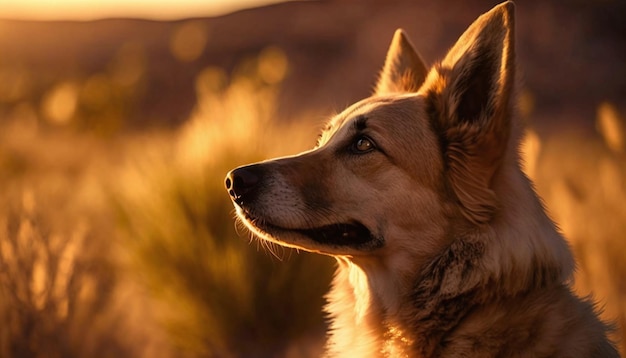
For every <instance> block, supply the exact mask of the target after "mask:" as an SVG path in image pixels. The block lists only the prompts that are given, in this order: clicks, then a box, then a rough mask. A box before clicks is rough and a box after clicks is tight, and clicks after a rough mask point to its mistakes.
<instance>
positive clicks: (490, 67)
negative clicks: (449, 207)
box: [421, 1, 515, 224]
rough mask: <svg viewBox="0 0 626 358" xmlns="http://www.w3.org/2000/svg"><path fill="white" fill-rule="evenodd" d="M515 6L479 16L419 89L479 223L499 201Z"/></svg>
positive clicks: (456, 183) (457, 186)
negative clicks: (496, 187) (496, 188)
mask: <svg viewBox="0 0 626 358" xmlns="http://www.w3.org/2000/svg"><path fill="white" fill-rule="evenodd" d="M514 10H515V9H514V4H513V3H512V2H510V1H509V2H506V3H503V4H501V5H498V6H496V7H495V8H493V9H492V10H491V11H489V12H487V13H485V14H484V15H482V16H480V17H479V18H478V19H477V20H476V21H475V22H474V23H473V24H472V25H471V26H470V27H469V28H468V29H467V31H465V33H464V34H463V35H462V36H461V37H460V38H459V40H458V41H457V43H456V44H455V45H454V46H453V47H452V49H451V50H450V51H449V52H448V54H447V55H446V57H445V58H444V60H443V61H442V62H441V63H440V64H438V65H436V66H435V67H434V68H433V70H432V71H431V72H430V73H429V75H428V78H427V79H426V83H425V84H424V87H422V89H421V91H425V92H423V93H426V96H427V98H428V103H429V107H430V111H429V112H430V113H431V116H432V121H433V125H434V127H435V128H436V129H437V130H438V131H439V133H440V138H441V141H442V146H443V148H444V156H445V160H446V162H447V163H446V164H447V168H448V170H449V173H448V175H447V177H448V178H449V181H450V183H449V184H450V187H451V188H452V190H453V191H454V193H455V195H456V197H457V199H458V201H459V203H460V204H461V208H462V212H463V214H464V216H465V217H466V218H467V219H468V220H470V221H471V222H473V223H475V224H483V223H486V222H488V221H489V220H490V219H491V218H492V216H493V213H494V211H495V209H496V207H497V198H496V196H495V194H494V192H493V191H492V189H491V182H492V180H493V177H494V174H495V172H496V171H497V170H498V168H499V166H500V164H501V161H502V159H503V156H504V154H505V151H506V150H507V146H508V141H509V137H510V131H511V123H510V115H511V113H510V110H511V108H510V106H511V105H510V102H511V92H512V90H513V85H514V74H515V68H514V67H515V59H514Z"/></svg>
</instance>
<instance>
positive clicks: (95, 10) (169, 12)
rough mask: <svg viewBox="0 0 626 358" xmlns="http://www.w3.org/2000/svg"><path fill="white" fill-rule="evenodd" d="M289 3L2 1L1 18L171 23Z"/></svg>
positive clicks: (256, 0)
mask: <svg viewBox="0 0 626 358" xmlns="http://www.w3.org/2000/svg"><path fill="white" fill-rule="evenodd" d="M282 1H285V0H0V19H23V20H93V19H100V18H107V17H134V18H148V19H157V20H171V19H178V18H185V17H202V16H216V15H220V14H224V13H228V12H231V11H235V10H238V9H242V8H247V7H255V6H261V5H264V4H269V3H276V2H282Z"/></svg>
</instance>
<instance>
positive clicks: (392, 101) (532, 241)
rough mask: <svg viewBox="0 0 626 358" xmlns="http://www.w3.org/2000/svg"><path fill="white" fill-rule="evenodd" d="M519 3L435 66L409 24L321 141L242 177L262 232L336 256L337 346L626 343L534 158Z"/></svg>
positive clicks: (545, 349)
mask: <svg viewBox="0 0 626 358" xmlns="http://www.w3.org/2000/svg"><path fill="white" fill-rule="evenodd" d="M514 7H515V6H514V4H513V3H512V2H510V1H509V2H505V3H503V4H500V5H498V6H496V7H494V8H493V9H492V10H490V11H489V12H487V13H485V14H483V15H482V16H480V17H479V18H478V19H477V20H476V21H475V22H474V23H473V24H472V25H470V27H469V28H468V29H467V30H466V31H465V32H464V33H463V35H462V36H461V37H460V38H459V40H458V41H457V42H456V44H455V45H454V46H453V47H452V48H451V49H450V50H449V52H448V53H447V55H446V56H445V57H444V58H443V60H441V61H440V62H438V63H436V64H435V65H434V66H432V67H430V68H428V67H427V66H426V65H425V64H424V61H423V60H422V59H421V57H420V56H419V54H418V53H417V52H416V51H415V50H414V48H413V46H412V44H411V43H410V41H409V40H408V38H407V36H406V35H405V33H404V32H403V31H402V30H401V29H399V30H397V31H396V33H395V35H394V37H393V40H392V43H391V46H390V48H389V51H388V53H387V57H386V60H385V63H384V67H383V70H382V72H381V74H380V77H379V80H378V82H377V84H376V87H375V91H374V94H373V95H372V96H371V97H369V98H366V99H364V100H362V101H360V102H357V103H356V104H354V105H352V106H350V107H348V108H347V109H346V110H344V111H343V112H342V113H340V114H338V115H336V116H334V117H333V118H332V119H331V120H330V121H329V122H328V125H327V126H326V128H325V129H324V130H323V132H322V134H321V136H320V138H319V140H318V144H317V146H316V147H315V148H313V149H312V150H310V151H306V152H304V153H301V154H299V155H295V156H290V157H283V158H277V159H274V160H269V161H264V162H261V163H257V164H251V165H247V166H242V167H239V168H236V169H234V170H233V171H231V172H230V173H228V174H227V176H226V180H225V181H226V189H227V191H228V193H229V194H230V197H231V199H232V201H233V203H234V206H235V208H236V212H237V216H238V218H239V219H240V220H241V221H242V222H243V223H244V224H245V225H246V226H247V227H248V228H249V229H250V230H251V231H252V232H253V233H254V234H256V235H257V236H259V237H260V238H261V239H264V240H268V241H271V242H274V243H277V244H280V245H284V246H287V247H293V248H298V249H302V250H306V251H310V252H316V253H320V254H324V255H330V256H333V257H335V258H336V261H337V264H338V265H337V266H338V267H337V271H336V274H335V276H334V279H333V283H332V288H331V291H330V293H329V294H328V296H327V299H328V304H327V306H326V308H325V309H326V311H327V313H328V314H329V317H330V319H331V322H330V327H329V337H328V343H327V350H326V351H327V354H328V356H333V357H334V356H337V357H420V358H429V357H618V356H619V355H618V353H617V350H616V349H615V347H614V345H613V344H612V343H611V342H610V341H609V339H608V338H607V334H608V333H609V332H610V330H611V328H610V326H608V325H606V324H605V323H603V322H601V321H600V320H599V318H598V316H597V312H595V306H594V304H593V302H591V301H590V300H588V299H581V298H579V297H577V296H575V295H574V294H573V293H572V289H571V287H570V284H571V280H572V273H573V270H574V266H575V265H574V259H573V257H572V254H571V252H570V249H569V247H568V245H567V243H566V241H565V240H564V239H563V237H562V236H561V234H559V232H558V230H557V229H556V227H555V224H554V223H553V222H552V221H551V219H550V218H549V217H548V215H547V214H546V212H545V209H544V208H543V206H542V203H541V200H540V199H539V197H538V196H537V194H536V193H535V191H534V189H533V186H532V184H531V182H530V180H529V179H528V178H527V177H526V175H525V174H524V173H523V171H522V170H521V169H520V168H521V167H520V154H519V150H518V146H519V142H520V138H521V136H522V134H523V126H522V125H521V124H520V123H519V122H518V121H516V120H515V116H514V97H515V87H516V85H515V83H516V82H515V37H514Z"/></svg>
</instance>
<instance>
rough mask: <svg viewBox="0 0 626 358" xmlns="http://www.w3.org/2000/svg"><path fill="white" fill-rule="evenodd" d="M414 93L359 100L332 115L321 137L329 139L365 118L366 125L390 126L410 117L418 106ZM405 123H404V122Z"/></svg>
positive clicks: (348, 129)
mask: <svg viewBox="0 0 626 358" xmlns="http://www.w3.org/2000/svg"><path fill="white" fill-rule="evenodd" d="M419 102H420V101H419V97H418V96H416V95H415V94H411V95H409V94H407V95H393V96H386V97H369V98H366V99H364V100H361V101H359V102H357V103H355V104H353V105H352V106H350V107H348V108H347V109H345V110H344V111H343V112H341V113H339V114H338V115H336V116H335V117H333V118H332V119H331V120H330V121H329V122H328V124H327V126H326V128H325V129H324V133H323V134H322V135H323V137H327V139H329V138H330V137H332V136H333V135H334V134H335V133H337V132H339V131H345V132H347V131H350V130H351V128H355V127H358V126H354V125H353V123H354V122H356V121H360V120H361V123H365V121H362V119H363V118H365V119H367V125H368V127H379V128H384V127H390V126H393V125H394V124H396V122H398V121H399V120H401V119H403V118H408V117H412V114H414V112H415V111H416V109H417V108H418V103H419ZM404 125H406V123H404Z"/></svg>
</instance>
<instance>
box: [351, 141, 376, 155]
mask: <svg viewBox="0 0 626 358" xmlns="http://www.w3.org/2000/svg"><path fill="white" fill-rule="evenodd" d="M374 148H375V146H374V142H372V140H371V139H369V138H367V137H359V138H357V140H356V141H354V143H353V144H352V150H353V151H354V152H355V153H367V152H369V151H371V150H373V149H374Z"/></svg>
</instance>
